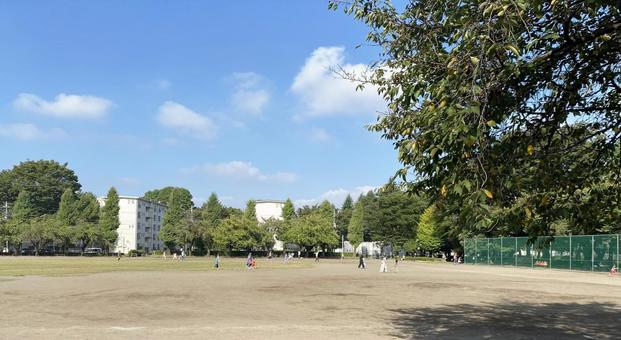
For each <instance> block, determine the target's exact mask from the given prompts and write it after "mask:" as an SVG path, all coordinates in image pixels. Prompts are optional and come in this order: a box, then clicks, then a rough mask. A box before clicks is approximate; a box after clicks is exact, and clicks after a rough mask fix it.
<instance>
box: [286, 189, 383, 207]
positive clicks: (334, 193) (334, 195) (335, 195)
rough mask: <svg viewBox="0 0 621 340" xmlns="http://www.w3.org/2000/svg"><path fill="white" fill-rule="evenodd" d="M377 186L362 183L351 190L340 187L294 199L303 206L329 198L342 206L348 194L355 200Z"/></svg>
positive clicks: (338, 205) (297, 204) (336, 204)
mask: <svg viewBox="0 0 621 340" xmlns="http://www.w3.org/2000/svg"><path fill="white" fill-rule="evenodd" d="M377 188H379V187H377V186H372V185H362V186H358V187H355V188H353V189H350V190H347V189H343V188H338V189H333V190H328V191H326V192H324V193H323V194H321V195H320V196H319V197H318V198H311V199H299V200H296V201H294V202H293V203H294V205H295V206H296V207H301V206H304V205H315V204H319V203H321V202H323V201H325V200H327V201H329V202H330V203H332V204H334V205H335V206H337V207H340V206H341V205H343V201H345V198H346V197H347V195H351V198H353V199H354V201H355V200H356V199H357V198H358V196H360V195H361V194H366V193H367V192H369V191H372V190H375V189H377Z"/></svg>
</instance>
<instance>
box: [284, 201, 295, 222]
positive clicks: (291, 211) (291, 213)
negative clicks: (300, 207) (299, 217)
mask: <svg viewBox="0 0 621 340" xmlns="http://www.w3.org/2000/svg"><path fill="white" fill-rule="evenodd" d="M282 218H283V220H285V222H289V221H291V220H292V219H294V218H295V208H294V207H293V202H291V199H289V198H287V201H285V205H284V206H283V207H282Z"/></svg>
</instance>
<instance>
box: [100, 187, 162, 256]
mask: <svg viewBox="0 0 621 340" xmlns="http://www.w3.org/2000/svg"><path fill="white" fill-rule="evenodd" d="M98 201H99V205H100V206H104V205H105V203H106V199H105V197H103V198H99V199H98ZM165 212H166V205H164V204H161V203H159V202H153V201H149V200H146V199H144V198H140V197H133V196H119V222H120V225H119V228H118V229H117V233H118V238H117V240H116V244H115V247H114V252H115V253H117V252H121V253H124V254H127V253H128V252H129V251H130V250H136V249H144V250H145V251H152V250H162V249H164V243H163V242H162V241H161V240H160V238H159V234H160V229H161V228H162V224H163V222H164V213H165Z"/></svg>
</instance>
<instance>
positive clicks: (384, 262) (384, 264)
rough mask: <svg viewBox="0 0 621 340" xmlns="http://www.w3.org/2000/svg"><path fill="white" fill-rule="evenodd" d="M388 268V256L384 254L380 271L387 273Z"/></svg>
mask: <svg viewBox="0 0 621 340" xmlns="http://www.w3.org/2000/svg"><path fill="white" fill-rule="evenodd" d="M387 272H388V268H386V256H382V262H381V263H380V273H387Z"/></svg>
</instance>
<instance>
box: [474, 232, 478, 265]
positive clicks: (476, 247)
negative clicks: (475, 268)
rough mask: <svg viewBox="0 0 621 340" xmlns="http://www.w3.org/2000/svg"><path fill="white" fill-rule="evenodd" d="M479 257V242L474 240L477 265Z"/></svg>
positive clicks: (475, 262)
mask: <svg viewBox="0 0 621 340" xmlns="http://www.w3.org/2000/svg"><path fill="white" fill-rule="evenodd" d="M478 257H479V242H478V241H477V239H476V238H475V239H474V264H477V258H478Z"/></svg>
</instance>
